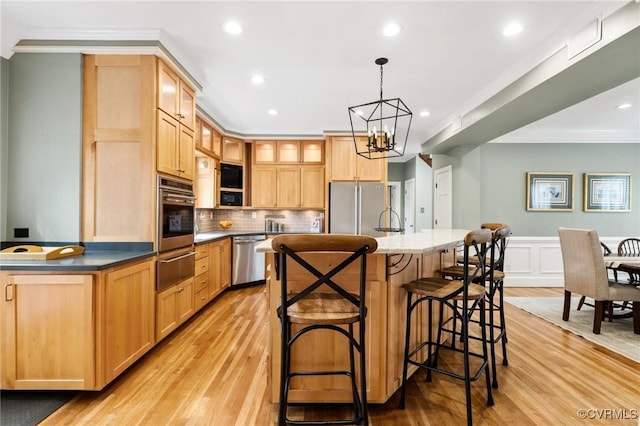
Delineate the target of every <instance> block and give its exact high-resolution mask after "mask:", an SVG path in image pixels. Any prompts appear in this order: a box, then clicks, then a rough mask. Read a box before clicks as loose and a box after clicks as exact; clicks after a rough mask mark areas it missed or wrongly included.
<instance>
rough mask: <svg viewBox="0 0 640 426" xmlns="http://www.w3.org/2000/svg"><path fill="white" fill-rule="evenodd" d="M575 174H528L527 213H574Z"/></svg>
mask: <svg viewBox="0 0 640 426" xmlns="http://www.w3.org/2000/svg"><path fill="white" fill-rule="evenodd" d="M572 210H573V173H569V172H527V211H572Z"/></svg>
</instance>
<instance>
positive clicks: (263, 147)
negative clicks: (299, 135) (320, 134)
mask: <svg viewBox="0 0 640 426" xmlns="http://www.w3.org/2000/svg"><path fill="white" fill-rule="evenodd" d="M252 146H253V164H323V163H324V141H322V140H307V141H298V140H291V141H285V140H281V141H271V140H258V141H254V142H253V144H252Z"/></svg>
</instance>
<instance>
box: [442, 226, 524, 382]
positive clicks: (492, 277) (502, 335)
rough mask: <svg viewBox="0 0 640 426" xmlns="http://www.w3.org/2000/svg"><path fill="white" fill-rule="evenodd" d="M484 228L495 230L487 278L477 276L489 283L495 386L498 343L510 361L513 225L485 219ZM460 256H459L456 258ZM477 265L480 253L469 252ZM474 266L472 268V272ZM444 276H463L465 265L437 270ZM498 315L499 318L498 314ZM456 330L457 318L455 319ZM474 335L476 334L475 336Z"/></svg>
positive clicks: (488, 260) (489, 255)
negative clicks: (508, 278)
mask: <svg viewBox="0 0 640 426" xmlns="http://www.w3.org/2000/svg"><path fill="white" fill-rule="evenodd" d="M481 228H482V229H489V230H491V231H492V232H493V235H492V239H491V245H490V249H489V253H488V256H487V257H486V259H485V264H486V265H487V269H486V274H485V276H484V279H482V278H480V277H478V278H477V279H476V280H475V281H476V282H478V283H479V282H483V281H484V283H485V284H486V285H487V305H488V306H489V321H488V327H489V347H490V349H491V371H492V376H493V383H492V385H493V387H494V388H497V387H498V370H497V368H496V345H497V344H498V343H500V344H501V346H502V365H505V366H507V365H509V360H508V358H507V341H508V340H507V323H506V318H505V314H504V278H505V274H504V260H505V254H506V250H507V242H508V238H509V236H510V235H511V227H509V225H506V224H504V223H483V224H482V225H481ZM457 260H459V258H457ZM469 262H470V263H471V264H472V265H474V266H475V267H477V266H478V258H477V256H470V261H469ZM473 271H474V269H472V272H473ZM438 272H439V273H440V275H441V276H442V277H450V278H453V279H461V278H462V274H463V273H464V266H463V265H453V266H450V267H447V268H442V269H440V270H439V271H438ZM496 317H498V318H496ZM454 330H455V322H454ZM471 338H474V337H473V336H472V337H471Z"/></svg>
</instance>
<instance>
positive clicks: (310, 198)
mask: <svg viewBox="0 0 640 426" xmlns="http://www.w3.org/2000/svg"><path fill="white" fill-rule="evenodd" d="M325 187H326V185H325V170H324V167H322V166H302V167H300V207H302V208H305V209H324V200H325Z"/></svg>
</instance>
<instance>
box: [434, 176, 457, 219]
mask: <svg viewBox="0 0 640 426" xmlns="http://www.w3.org/2000/svg"><path fill="white" fill-rule="evenodd" d="M452 175H453V171H452V167H451V166H450V165H449V166H446V167H443V168H441V169H438V170H436V171H435V172H434V173H433V182H434V189H433V194H434V197H433V204H434V206H433V228H434V229H451V225H452V223H451V222H452V219H451V216H452V197H453V189H452Z"/></svg>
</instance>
